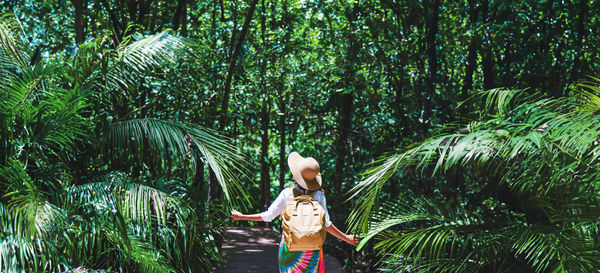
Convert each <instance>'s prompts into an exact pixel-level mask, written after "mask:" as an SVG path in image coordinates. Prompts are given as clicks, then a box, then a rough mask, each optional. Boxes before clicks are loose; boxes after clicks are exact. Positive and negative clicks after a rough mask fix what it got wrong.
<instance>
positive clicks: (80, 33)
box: [71, 0, 87, 44]
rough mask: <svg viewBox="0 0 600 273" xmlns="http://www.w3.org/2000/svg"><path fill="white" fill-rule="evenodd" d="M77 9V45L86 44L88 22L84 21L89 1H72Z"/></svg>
mask: <svg viewBox="0 0 600 273" xmlns="http://www.w3.org/2000/svg"><path fill="white" fill-rule="evenodd" d="M71 3H72V4H73V7H74V8H75V43H77V44H81V43H83V42H85V27H86V21H85V20H84V19H83V9H84V8H85V6H87V0H71Z"/></svg>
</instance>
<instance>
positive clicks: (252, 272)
mask: <svg viewBox="0 0 600 273" xmlns="http://www.w3.org/2000/svg"><path fill="white" fill-rule="evenodd" d="M280 240H281V235H280V234H278V233H276V232H274V231H272V230H270V229H268V228H259V227H229V228H227V232H226V233H225V242H224V243H223V251H224V252H225V259H227V263H225V264H223V265H221V267H220V268H217V271H216V273H277V272H279V270H278V269H277V253H278V247H279V241H280ZM325 272H327V273H343V272H344V271H343V270H342V267H341V266H340V264H339V262H338V261H337V260H336V259H335V258H333V257H331V256H329V255H327V254H325Z"/></svg>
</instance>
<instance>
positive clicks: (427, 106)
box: [423, 0, 440, 135]
mask: <svg viewBox="0 0 600 273" xmlns="http://www.w3.org/2000/svg"><path fill="white" fill-rule="evenodd" d="M430 5H431V6H430ZM430 5H428V7H427V9H426V13H430V16H431V17H430V18H429V19H426V21H425V26H426V34H425V35H426V42H427V58H428V62H429V75H428V76H429V77H428V79H427V83H426V86H427V88H426V90H425V96H424V98H423V100H424V101H423V134H424V135H426V134H427V130H428V129H429V123H431V113H432V107H431V101H432V99H433V94H434V92H435V83H436V82H435V81H436V75H437V51H436V50H435V36H436V35H437V33H438V29H439V25H438V21H439V18H440V0H433V3H430Z"/></svg>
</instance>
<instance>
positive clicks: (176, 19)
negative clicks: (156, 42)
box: [173, 0, 187, 31]
mask: <svg viewBox="0 0 600 273" xmlns="http://www.w3.org/2000/svg"><path fill="white" fill-rule="evenodd" d="M186 2H187V0H178V1H177V8H175V15H173V30H175V31H176V30H178V29H179V26H181V24H182V21H183V18H184V14H185V10H186V9H187V3H186Z"/></svg>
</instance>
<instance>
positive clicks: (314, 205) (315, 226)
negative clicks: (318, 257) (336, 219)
mask: <svg viewBox="0 0 600 273" xmlns="http://www.w3.org/2000/svg"><path fill="white" fill-rule="evenodd" d="M313 195H314V194H313ZM281 225H282V230H283V239H284V240H285V244H286V245H287V248H288V250H289V251H307V250H318V249H321V247H322V246H323V243H324V242H325V236H326V235H327V229H326V228H325V210H324V209H323V207H321V204H319V202H317V201H314V200H313V199H312V196H310V195H300V196H296V197H294V199H293V200H289V201H288V202H287V203H286V205H285V209H284V210H283V213H282V214H281Z"/></svg>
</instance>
